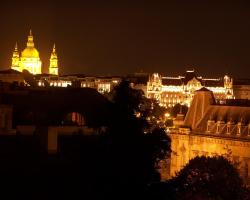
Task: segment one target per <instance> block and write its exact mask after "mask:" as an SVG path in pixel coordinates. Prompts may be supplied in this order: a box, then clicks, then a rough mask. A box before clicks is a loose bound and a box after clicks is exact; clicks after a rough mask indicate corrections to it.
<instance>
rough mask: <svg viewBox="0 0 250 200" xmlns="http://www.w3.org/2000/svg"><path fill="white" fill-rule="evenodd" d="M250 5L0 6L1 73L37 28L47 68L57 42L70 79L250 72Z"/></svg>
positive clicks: (62, 66)
mask: <svg viewBox="0 0 250 200" xmlns="http://www.w3.org/2000/svg"><path fill="white" fill-rule="evenodd" d="M248 8H249V3H247V2H245V1H240V2H237V3H224V4H223V3H209V4H208V3H205V2H203V3H197V2H195V1H191V2H190V3H189V4H187V3H161V2H159V3H155V4H152V3H149V2H147V3H142V2H138V1H137V2H133V3H132V2H131V3H125V2H120V3H112V2H110V1H109V2H106V3H105V4H104V3H101V2H98V3H97V2H88V1H85V2H80V1H72V3H69V2H68V3H62V2H60V3H59V2H57V1H55V2H54V1H53V2H47V1H44V2H37V3H36V4H31V3H30V2H29V1H28V2H26V3H23V2H22V3H19V2H15V3H13V2H12V3H8V2H1V8H0V11H1V12H0V13H1V14H0V20H1V23H2V31H1V33H0V36H1V37H0V42H1V44H2V45H1V46H0V52H1V54H0V69H6V68H8V67H10V65H11V56H12V52H13V49H14V46H15V43H16V42H17V43H18V47H19V49H24V47H25V43H26V37H27V34H28V32H29V30H30V29H32V31H33V34H34V41H35V44H36V47H37V49H38V50H39V52H40V56H41V60H43V67H45V68H47V66H49V57H50V53H51V52H50V51H48V49H51V46H53V43H54V42H55V43H56V44H57V51H58V57H59V64H60V69H61V70H62V71H63V74H70V73H82V74H101V75H102V74H103V75H109V74H110V75H121V74H128V73H133V72H139V71H144V72H149V73H153V72H159V73H162V74H165V75H167V76H176V75H181V74H183V71H185V70H187V69H193V68H194V69H195V70H196V71H197V72H198V73H199V74H201V75H202V76H206V77H212V76H213V77H214V69H216V74H218V77H220V76H223V75H224V74H230V75H232V76H233V77H240V78H248V77H249V75H248V74H249V72H250V68H249V65H250V60H249V59H248V55H249V53H250V41H249V33H250V22H249V21H247V19H249V17H250V14H249V13H248Z"/></svg>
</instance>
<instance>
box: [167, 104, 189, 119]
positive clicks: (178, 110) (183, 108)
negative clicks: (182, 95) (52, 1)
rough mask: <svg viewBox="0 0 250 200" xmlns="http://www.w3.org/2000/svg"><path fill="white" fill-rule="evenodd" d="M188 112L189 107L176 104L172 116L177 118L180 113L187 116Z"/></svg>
mask: <svg viewBox="0 0 250 200" xmlns="http://www.w3.org/2000/svg"><path fill="white" fill-rule="evenodd" d="M187 111H188V107H187V106H186V105H181V104H176V105H175V106H174V107H173V108H172V110H171V115H172V116H173V117H176V116H177V114H178V113H182V114H184V116H185V115H186V113H187Z"/></svg>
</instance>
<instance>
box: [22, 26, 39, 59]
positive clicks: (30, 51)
mask: <svg viewBox="0 0 250 200" xmlns="http://www.w3.org/2000/svg"><path fill="white" fill-rule="evenodd" d="M34 46H35V45H34V42H33V35H32V32H31V30H30V35H29V36H28V42H27V47H26V48H25V49H24V50H23V51H22V57H25V58H39V52H38V51H37V49H36V48H35V47H34Z"/></svg>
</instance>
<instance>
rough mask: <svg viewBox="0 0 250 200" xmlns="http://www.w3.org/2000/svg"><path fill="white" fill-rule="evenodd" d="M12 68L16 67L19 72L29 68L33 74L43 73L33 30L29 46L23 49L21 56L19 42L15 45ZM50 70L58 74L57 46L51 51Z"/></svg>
mask: <svg viewBox="0 0 250 200" xmlns="http://www.w3.org/2000/svg"><path fill="white" fill-rule="evenodd" d="M11 69H14V70H16V71H19V72H22V71H23V70H27V71H29V72H30V73H32V74H42V61H41V59H40V57H39V52H38V50H37V49H36V48H35V44H34V40H33V35H32V32H31V30H30V34H29V36H28V41H27V46H26V48H25V49H24V50H23V51H22V53H21V57H20V55H19V52H18V47H17V44H16V45H15V49H14V52H13V56H12V65H11ZM49 72H50V73H52V74H54V75H58V59H57V54H56V49H55V46H54V48H53V51H52V53H51V58H50V66H49Z"/></svg>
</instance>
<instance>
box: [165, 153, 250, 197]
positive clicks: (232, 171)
mask: <svg viewBox="0 0 250 200" xmlns="http://www.w3.org/2000/svg"><path fill="white" fill-rule="evenodd" d="M168 187H169V189H170V188H172V192H173V193H172V194H174V195H173V196H172V198H173V199H180V200H186V199H209V200H210V199H211V200H217V199H218V200H219V199H238V200H242V199H249V198H250V196H249V191H247V190H246V189H245V187H244V185H243V182H242V180H241V178H240V176H239V173H238V171H237V169H236V168H235V167H234V166H233V165H232V164H231V163H230V161H228V160H227V159H225V158H224V157H222V156H219V157H205V156H202V157H196V158H194V159H192V160H190V162H189V163H188V164H187V165H186V166H185V167H184V168H183V169H182V170H181V171H180V172H179V173H178V174H177V176H176V177H175V178H173V179H172V180H170V181H169V182H168Z"/></svg>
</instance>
